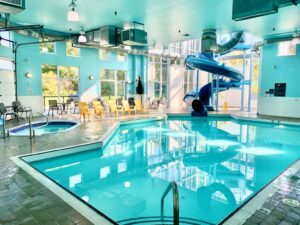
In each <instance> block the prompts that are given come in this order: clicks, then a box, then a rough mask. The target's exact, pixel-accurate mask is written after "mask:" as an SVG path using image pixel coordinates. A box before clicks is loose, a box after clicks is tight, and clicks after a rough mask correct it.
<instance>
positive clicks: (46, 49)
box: [40, 40, 56, 54]
mask: <svg viewBox="0 0 300 225" xmlns="http://www.w3.org/2000/svg"><path fill="white" fill-rule="evenodd" d="M40 41H42V40H40ZM55 51H56V43H55V42H45V43H41V44H40V53H50V54H54V53H55Z"/></svg>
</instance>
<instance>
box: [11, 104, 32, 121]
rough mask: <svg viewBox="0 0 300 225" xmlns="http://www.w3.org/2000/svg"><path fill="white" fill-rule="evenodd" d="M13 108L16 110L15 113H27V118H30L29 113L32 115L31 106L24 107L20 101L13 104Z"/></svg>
mask: <svg viewBox="0 0 300 225" xmlns="http://www.w3.org/2000/svg"><path fill="white" fill-rule="evenodd" d="M12 108H13V110H14V112H15V113H20V114H21V115H22V114H23V113H25V115H26V118H28V115H27V113H29V115H30V114H31V113H32V109H31V107H29V106H23V105H22V104H21V102H20V101H14V102H12Z"/></svg>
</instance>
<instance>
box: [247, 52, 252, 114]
mask: <svg viewBox="0 0 300 225" xmlns="http://www.w3.org/2000/svg"><path fill="white" fill-rule="evenodd" d="M252 67H253V51H252V48H251V55H250V74H249V76H250V77H249V94H248V112H250V111H251V95H252V92H251V87H252V77H253V68H252Z"/></svg>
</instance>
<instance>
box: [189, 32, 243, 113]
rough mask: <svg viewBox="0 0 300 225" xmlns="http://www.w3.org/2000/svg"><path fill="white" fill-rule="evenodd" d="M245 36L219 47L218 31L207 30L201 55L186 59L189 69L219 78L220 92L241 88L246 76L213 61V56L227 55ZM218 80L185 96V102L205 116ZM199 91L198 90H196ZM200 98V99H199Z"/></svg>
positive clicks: (240, 34)
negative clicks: (213, 88)
mask: <svg viewBox="0 0 300 225" xmlns="http://www.w3.org/2000/svg"><path fill="white" fill-rule="evenodd" d="M242 36H243V32H238V33H235V35H233V37H232V39H231V40H230V41H228V42H226V43H225V44H223V45H219V44H218V43H217V41H216V31H215V30H206V31H204V32H203V34H202V44H201V50H202V52H201V53H198V54H194V55H189V56H187V57H186V59H185V66H186V68H187V69H192V70H202V71H206V72H208V73H211V74H215V75H218V76H219V85H218V86H219V89H218V91H219V92H221V91H226V90H228V89H230V88H233V87H240V82H241V80H243V79H244V76H243V75H242V74H241V73H240V72H239V71H238V70H236V69H234V68H231V67H228V66H225V65H224V64H222V63H219V62H217V61H216V60H214V59H213V54H214V53H217V54H220V55H222V54H226V53H228V52H230V50H231V49H232V48H233V47H234V46H235V45H237V44H238V43H239V42H240V41H241V39H242ZM216 82H217V81H216V79H215V80H213V82H212V83H208V84H206V85H205V86H203V87H202V88H201V89H200V91H199V92H198V93H196V92H195V91H192V92H189V93H187V94H186V95H185V97H184V99H183V100H184V101H185V102H186V103H187V104H191V105H192V107H193V110H194V111H195V112H196V113H199V114H200V115H205V113H206V108H207V107H208V106H209V99H210V97H211V94H212V84H213V86H214V87H216V86H217V84H216ZM196 91H198V90H196ZM198 97H199V98H198Z"/></svg>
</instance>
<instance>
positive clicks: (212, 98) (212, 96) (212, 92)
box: [210, 74, 215, 106]
mask: <svg viewBox="0 0 300 225" xmlns="http://www.w3.org/2000/svg"><path fill="white" fill-rule="evenodd" d="M211 77H212V81H211V98H210V101H211V102H210V106H214V92H215V91H214V74H211Z"/></svg>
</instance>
